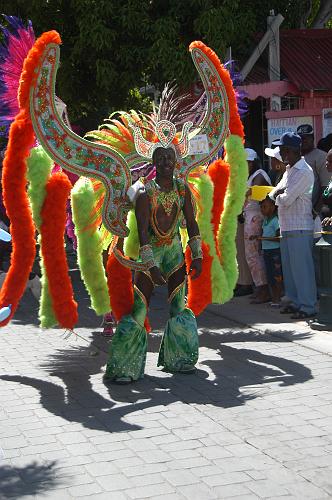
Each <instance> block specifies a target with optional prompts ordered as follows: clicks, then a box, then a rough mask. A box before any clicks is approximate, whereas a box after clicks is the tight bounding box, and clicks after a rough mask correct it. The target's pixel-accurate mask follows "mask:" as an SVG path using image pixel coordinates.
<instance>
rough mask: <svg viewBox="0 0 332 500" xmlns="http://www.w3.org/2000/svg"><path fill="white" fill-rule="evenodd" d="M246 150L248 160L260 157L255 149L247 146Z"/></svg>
mask: <svg viewBox="0 0 332 500" xmlns="http://www.w3.org/2000/svg"><path fill="white" fill-rule="evenodd" d="M245 151H246V153H247V160H248V161H254V160H256V158H258V156H257V153H256V151H255V150H254V149H251V148H245Z"/></svg>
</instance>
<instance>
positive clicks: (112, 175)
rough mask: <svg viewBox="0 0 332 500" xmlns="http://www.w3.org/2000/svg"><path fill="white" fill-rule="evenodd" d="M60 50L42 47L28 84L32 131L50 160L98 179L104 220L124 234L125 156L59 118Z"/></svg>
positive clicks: (115, 231)
mask: <svg viewBox="0 0 332 500" xmlns="http://www.w3.org/2000/svg"><path fill="white" fill-rule="evenodd" d="M59 55H60V50H59V47H58V46H57V45H56V44H50V45H48V46H47V48H46V49H45V52H44V54H43V57H42V60H41V64H40V66H39V68H38V71H37V74H36V81H35V84H34V86H32V87H31V88H30V115H31V120H32V123H33V128H34V132H35V134H36V136H37V138H38V140H39V141H40V143H41V144H42V145H43V147H44V148H45V149H46V151H47V152H48V154H49V155H50V156H51V157H52V158H53V160H54V161H55V162H56V163H58V164H59V165H61V167H63V168H65V169H66V170H69V171H70V172H73V173H74V174H77V175H81V176H85V177H92V178H95V179H98V180H100V181H101V182H102V183H103V185H104V186H105V189H106V195H105V200H104V204H103V209H102V217H103V223H104V225H105V226H106V228H107V229H108V230H109V231H110V232H111V233H113V234H115V235H117V236H120V237H124V236H126V235H127V234H128V229H127V228H126V225H125V223H124V219H125V214H126V212H127V209H128V206H127V204H126V201H125V194H126V192H127V190H128V188H129V187H130V185H131V174H130V170H129V168H128V165H127V163H126V161H125V160H124V158H123V157H122V156H121V155H120V154H119V153H118V152H116V151H114V150H112V149H111V148H109V147H106V146H103V145H101V144H95V143H92V142H89V141H87V140H85V139H82V138H81V137H79V136H78V135H76V134H75V133H74V132H73V131H72V130H70V129H69V128H68V127H67V126H66V124H65V123H64V122H63V120H62V119H61V118H60V116H59V114H58V112H57V110H56V106H55V93H54V92H55V79H56V73H57V69H58V64H59Z"/></svg>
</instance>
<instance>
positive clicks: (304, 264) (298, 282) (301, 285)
mask: <svg viewBox="0 0 332 500" xmlns="http://www.w3.org/2000/svg"><path fill="white" fill-rule="evenodd" d="M281 236H282V238H281V242H280V250H281V262H282V271H283V277H284V286H285V294H286V295H287V297H289V299H290V300H291V302H292V304H293V305H294V307H296V308H297V309H299V310H301V311H303V312H305V313H307V314H314V313H315V312H316V302H317V288H316V280H315V270H314V261H313V232H312V231H306V230H298V231H282V233H281Z"/></svg>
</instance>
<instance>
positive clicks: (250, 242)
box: [243, 148, 271, 304]
mask: <svg viewBox="0 0 332 500" xmlns="http://www.w3.org/2000/svg"><path fill="white" fill-rule="evenodd" d="M246 152H247V161H248V168H249V178H248V182H247V186H248V188H249V189H248V192H247V199H246V202H245V205H244V209H243V214H244V248H245V256H246V261H247V263H248V267H249V269H250V273H251V276H252V279H253V282H254V285H255V287H256V294H255V295H256V296H255V298H254V299H253V301H252V303H254V304H260V303H263V302H268V300H269V298H270V295H269V289H268V285H267V278H266V272H265V264H264V259H263V255H262V251H261V243H260V241H259V240H258V239H255V238H252V236H257V237H258V236H261V234H262V220H263V215H262V213H261V210H260V207H259V203H258V202H257V201H254V200H251V199H250V198H249V197H250V193H251V190H250V188H251V187H252V186H266V185H267V184H268V185H271V181H270V178H269V176H268V175H267V173H266V172H265V170H263V169H261V168H259V167H260V164H259V159H258V156H257V153H256V151H255V150H253V149H250V148H246Z"/></svg>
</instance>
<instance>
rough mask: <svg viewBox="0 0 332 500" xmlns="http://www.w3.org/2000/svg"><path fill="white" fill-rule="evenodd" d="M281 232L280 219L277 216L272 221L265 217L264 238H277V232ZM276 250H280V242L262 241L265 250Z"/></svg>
mask: <svg viewBox="0 0 332 500" xmlns="http://www.w3.org/2000/svg"><path fill="white" fill-rule="evenodd" d="M278 230H279V219H278V216H277V215H274V216H273V217H272V218H271V219H268V218H267V217H264V220H263V234H262V236H263V238H275V237H276V236H277V231H278ZM274 248H280V243H279V241H268V240H262V249H263V250H272V249H274Z"/></svg>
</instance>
